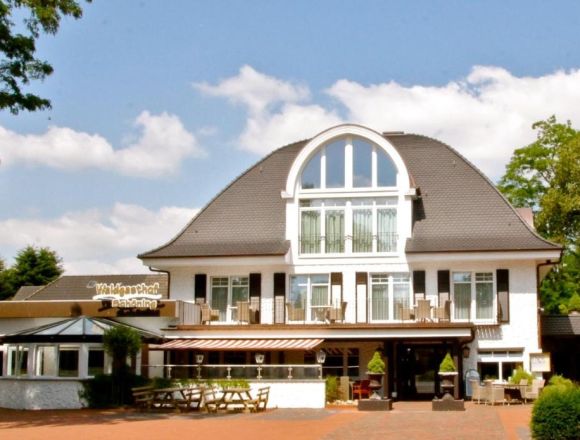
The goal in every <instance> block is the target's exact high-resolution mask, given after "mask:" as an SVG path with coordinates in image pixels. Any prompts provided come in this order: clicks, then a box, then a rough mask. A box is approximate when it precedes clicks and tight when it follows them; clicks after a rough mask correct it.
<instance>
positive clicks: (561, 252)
mask: <svg viewBox="0 0 580 440" xmlns="http://www.w3.org/2000/svg"><path fill="white" fill-rule="evenodd" d="M563 253H564V249H562V250H561V251H560V256H559V257H558V259H557V260H556V261H550V260H546V262H545V263H538V264H536V313H537V315H538V348H539V349H540V350H541V349H542V319H541V318H542V307H541V304H540V285H541V281H540V267H544V266H552V267H553V266H556V265H557V264H560V262H561V261H562V254H563ZM548 273H549V272H548ZM546 275H547V274H546Z"/></svg>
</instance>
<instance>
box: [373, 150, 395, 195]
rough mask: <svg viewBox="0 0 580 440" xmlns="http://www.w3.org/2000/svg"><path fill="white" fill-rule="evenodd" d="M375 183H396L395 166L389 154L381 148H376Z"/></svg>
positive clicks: (382, 184)
mask: <svg viewBox="0 0 580 440" xmlns="http://www.w3.org/2000/svg"><path fill="white" fill-rule="evenodd" d="M377 185H378V186H396V185H397V168H395V164H394V163H393V161H392V160H391V158H390V157H389V155H388V154H387V153H385V152H384V151H383V150H382V149H381V148H377Z"/></svg>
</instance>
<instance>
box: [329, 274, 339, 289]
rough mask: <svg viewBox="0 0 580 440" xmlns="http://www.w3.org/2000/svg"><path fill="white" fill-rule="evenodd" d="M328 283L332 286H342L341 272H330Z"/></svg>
mask: <svg viewBox="0 0 580 440" xmlns="http://www.w3.org/2000/svg"><path fill="white" fill-rule="evenodd" d="M330 284H331V285H333V286H342V272H332V273H331V274H330Z"/></svg>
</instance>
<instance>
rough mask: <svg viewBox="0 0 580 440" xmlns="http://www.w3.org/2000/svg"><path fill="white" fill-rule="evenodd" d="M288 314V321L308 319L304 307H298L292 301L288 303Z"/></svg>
mask: <svg viewBox="0 0 580 440" xmlns="http://www.w3.org/2000/svg"><path fill="white" fill-rule="evenodd" d="M286 312H287V313H288V314H287V315H286V316H287V317H288V321H304V320H305V319H306V313H305V310H304V309H298V308H296V307H294V305H293V304H292V303H290V302H287V303H286Z"/></svg>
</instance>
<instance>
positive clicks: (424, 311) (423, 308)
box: [415, 299, 431, 321]
mask: <svg viewBox="0 0 580 440" xmlns="http://www.w3.org/2000/svg"><path fill="white" fill-rule="evenodd" d="M415 319H417V321H430V320H431V301H429V300H428V299H420V300H417V313H416V316H415Z"/></svg>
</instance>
